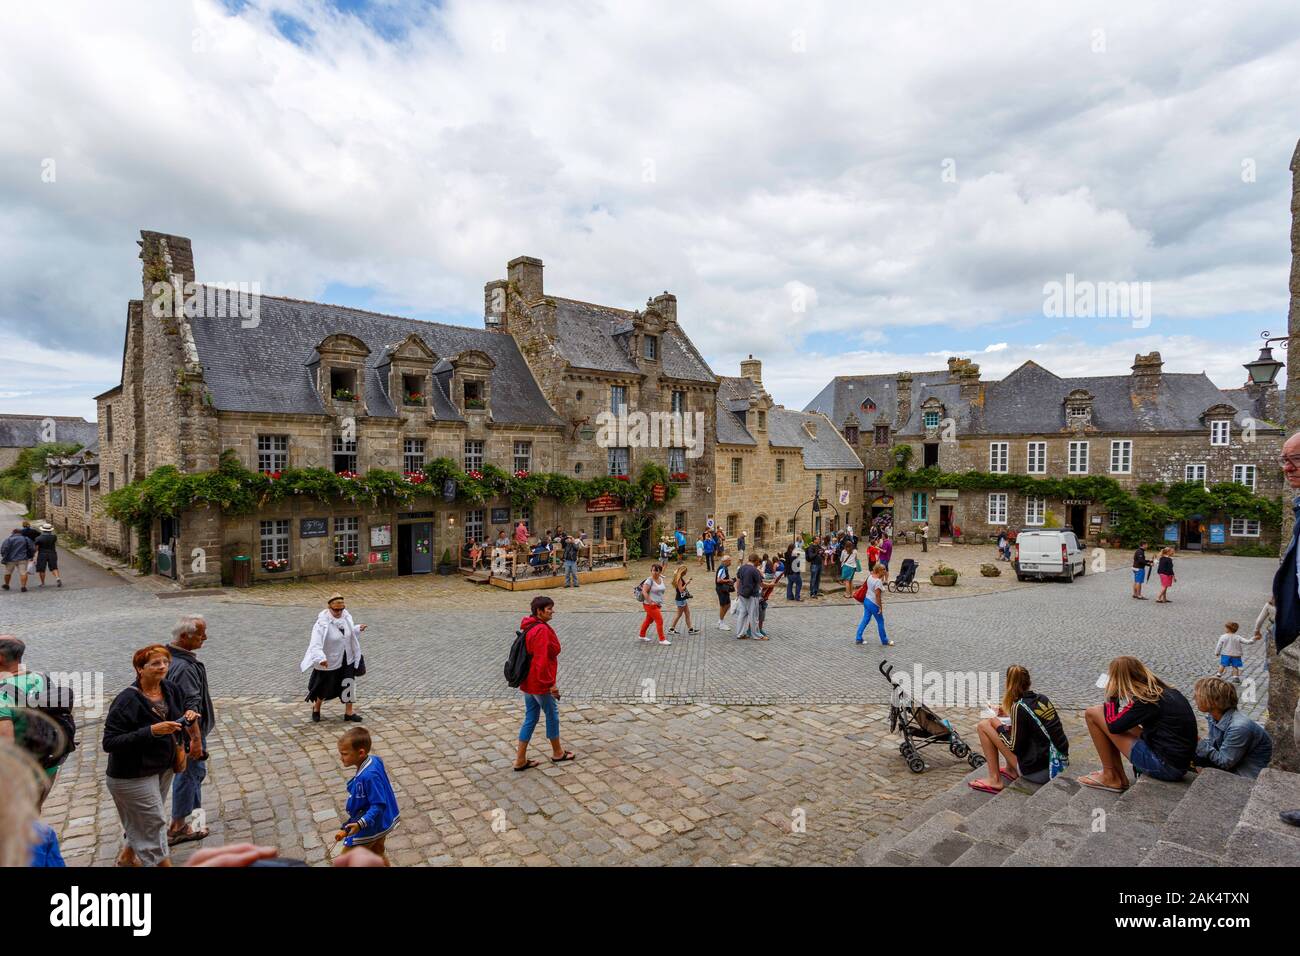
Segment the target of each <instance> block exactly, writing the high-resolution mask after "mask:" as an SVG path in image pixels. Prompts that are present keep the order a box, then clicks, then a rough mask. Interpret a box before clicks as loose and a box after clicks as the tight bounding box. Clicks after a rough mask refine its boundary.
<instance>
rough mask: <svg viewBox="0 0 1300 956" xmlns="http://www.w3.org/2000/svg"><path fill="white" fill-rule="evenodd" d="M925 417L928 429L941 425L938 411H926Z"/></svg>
mask: <svg viewBox="0 0 1300 956" xmlns="http://www.w3.org/2000/svg"><path fill="white" fill-rule="evenodd" d="M924 417H925V427H926V428H927V429H930V428H938V427H939V413H938V412H926V413H925V416H924Z"/></svg>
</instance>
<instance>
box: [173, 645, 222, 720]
mask: <svg viewBox="0 0 1300 956" xmlns="http://www.w3.org/2000/svg"><path fill="white" fill-rule="evenodd" d="M167 649H168V650H169V651H171V652H172V666H171V667H169V668H168V669H167V680H168V681H170V682H171V683H173V684H175V685H176V686H177V687H179V688H180V690H181V705H182V706H183V707H184V709H185V710H192V711H195V712H196V713H199V714H202V715H203V720H202V721H201V722H200V725H199V729H201V730H202V731H203V735H204V736H205V737H206V736H207V735H208V733H210V732H211V730H212V728H213V726H214V725H215V724H216V722H217V712H216V710H215V709H214V708H213V706H212V695H211V694H209V693H208V669H207V668H206V667H204V666H203V662H202V661H201V660H199V659H198V656H197V655H196V654H194V652H193V651H187V650H185V649H184V648H183V647H177V646H176V645H175V644H168V645H167Z"/></svg>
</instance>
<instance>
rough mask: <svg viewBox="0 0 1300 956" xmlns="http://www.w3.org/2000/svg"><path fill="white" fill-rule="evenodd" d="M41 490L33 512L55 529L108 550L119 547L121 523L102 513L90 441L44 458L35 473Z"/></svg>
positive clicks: (100, 489) (94, 449)
mask: <svg viewBox="0 0 1300 956" xmlns="http://www.w3.org/2000/svg"><path fill="white" fill-rule="evenodd" d="M36 477H37V478H38V479H39V480H40V483H41V484H40V487H41V490H42V493H41V501H40V503H38V505H37V508H36V511H37V513H38V514H40V515H41V516H42V517H43V518H44V519H45V520H46V521H49V522H51V523H52V524H54V525H55V527H57V528H58V529H59V530H61V531H66V532H70V533H72V534H73V535H76V536H77V537H78V538H80V539H81V540H83V541H94V542H96V543H99V544H101V545H103V546H105V547H106V548H108V549H109V550H113V551H119V550H121V548H122V539H121V538H120V534H121V530H122V529H121V525H120V524H119V523H118V522H116V521H113V520H112V519H111V518H109V517H108V516H107V515H105V514H104V508H103V505H102V503H101V500H100V498H101V494H102V492H103V491H105V490H107V489H104V488H103V487H101V482H100V474H99V451H98V448H97V444H96V443H94V442H92V444H91V445H90V446H89V447H86V448H83V449H82V450H81V451H79V452H77V453H75V454H73V455H68V456H65V457H58V458H47V459H46V462H45V471H44V472H43V473H41V474H39V475H37V476H36Z"/></svg>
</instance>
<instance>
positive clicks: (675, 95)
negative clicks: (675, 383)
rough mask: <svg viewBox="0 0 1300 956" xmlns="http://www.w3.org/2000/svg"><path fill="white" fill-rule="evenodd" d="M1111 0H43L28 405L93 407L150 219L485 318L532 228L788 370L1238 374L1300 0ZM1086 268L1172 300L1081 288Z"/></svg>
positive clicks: (1252, 342) (5, 292)
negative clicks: (491, 284)
mask: <svg viewBox="0 0 1300 956" xmlns="http://www.w3.org/2000/svg"><path fill="white" fill-rule="evenodd" d="M1070 6H1074V5H1070ZM1086 6H1087V7H1088V8H1089V9H1088V10H1087V11H1076V10H1073V9H1066V8H1065V7H1066V5H1064V4H1042V3H1041V2H1024V3H1021V2H999V3H996V4H993V3H990V4H973V3H969V2H965V0H953V2H937V0H931V2H927V3H925V4H921V5H906V4H894V3H891V4H870V5H868V4H864V3H846V4H843V5H840V4H818V3H772V4H764V3H754V2H746V3H743V4H735V5H730V4H721V3H708V2H705V3H696V4H689V5H688V4H673V5H668V4H664V3H663V2H648V3H638V2H627V0H619V2H608V3H602V2H573V3H565V4H562V3H558V2H556V3H547V4H545V5H539V4H523V3H503V2H495V0H472V2H462V0H449V2H443V3H432V2H427V0H405V2H398V0H159V2H115V3H111V4H108V3H103V2H100V0H87V2H83V3H76V2H66V0H62V2H59V3H58V4H53V5H52V4H17V3H8V4H6V5H5V8H4V12H3V15H2V18H3V19H2V28H0V58H2V59H3V62H4V63H5V68H4V70H3V71H0V353H2V354H3V356H4V362H3V365H0V369H3V371H0V411H2V412H19V411H22V412H40V413H47V414H83V415H86V416H87V417H93V415H94V405H93V402H91V401H90V396H92V395H94V394H96V393H97V392H99V391H102V390H104V389H106V388H108V387H110V386H112V385H114V384H116V383H117V381H118V376H119V369H120V361H121V346H122V337H123V324H124V320H125V314H126V303H127V300H128V299H130V298H132V297H138V296H139V294H140V272H139V262H138V261H137V259H136V254H137V248H136V244H135V241H136V239H137V238H138V235H139V231H140V230H141V229H154V230H159V231H164V232H171V233H177V234H180V235H185V236H189V237H191V238H192V239H193V242H194V254H195V260H196V264H197V269H198V274H199V277H200V279H203V280H209V281H235V282H238V281H243V282H258V283H260V285H261V288H262V290H263V291H264V292H266V293H273V294H280V295H288V296H293V297H298V298H305V299H314V300H323V301H328V302H337V303H343V304H349V305H358V306H362V307H367V308H373V309H377V310H380V311H385V312H393V313H398V314H402V315H411V316H415V317H419V318H427V319H435V320H439V321H446V322H453V323H462V324H478V323H480V322H481V321H482V319H481V313H482V302H483V292H482V290H483V283H484V282H485V281H487V280H489V279H492V278H496V277H500V276H503V275H504V273H505V264H506V262H507V261H508V260H509V259H511V258H512V257H514V256H516V255H533V256H537V257H539V258H541V259H543V260H544V261H545V263H546V287H547V290H548V291H550V292H553V293H555V294H557V295H563V296H568V297H572V298H579V299H586V300H589V301H595V302H600V303H605V304H609V305H617V306H622V307H626V308H635V307H638V306H640V305H641V304H643V303H644V302H645V300H646V298H647V297H648V296H650V295H652V294H657V293H658V292H660V291H662V290H664V289H668V290H670V291H672V292H675V293H676V294H677V296H678V299H679V311H680V315H681V318H682V321H683V323H684V325H685V327H686V329H687V331H688V332H689V334H690V335H691V336H692V337H693V338H694V340H695V341H696V343H697V344H698V345H699V347H700V348H701V350H702V351H703V352H704V354H705V356H706V358H708V360H709V362H710V363H711V364H712V366H713V368H714V371H716V372H719V373H724V374H736V372H737V364H738V362H739V360H740V358H742V357H743V356H744V355H745V354H747V353H750V352H752V353H753V354H755V355H756V356H759V357H761V358H763V360H764V379H765V382H766V384H767V385H768V387H769V390H771V391H772V392H773V394H774V397H775V398H776V400H777V401H781V402H784V403H785V404H787V405H789V406H802V405H803V404H804V403H806V402H807V400H808V399H810V398H811V397H812V396H813V395H814V394H816V392H817V391H818V390H819V389H820V388H821V387H822V386H823V385H824V384H825V383H826V382H827V381H828V380H829V379H830V378H831V377H832V376H833V375H836V374H851V373H863V372H886V371H895V370H898V369H903V368H908V369H912V370H914V371H915V370H920V369H924V368H938V367H942V366H943V365H944V360H945V358H946V356H948V355H970V356H972V357H974V358H975V360H976V361H977V362H979V363H980V365H981V366H982V367H983V369H984V371H985V374H986V376H990V377H993V376H999V375H1002V374H1005V373H1006V372H1007V371H1009V370H1010V369H1012V368H1014V367H1016V366H1017V365H1019V364H1020V363H1021V362H1023V361H1024V360H1026V359H1028V358H1032V359H1034V360H1035V361H1037V362H1039V363H1040V364H1042V365H1045V366H1047V367H1048V368H1050V369H1052V370H1054V371H1056V372H1058V373H1062V374H1070V373H1088V374H1098V373H1120V372H1124V371H1126V370H1127V367H1128V366H1129V365H1130V364H1131V363H1132V360H1133V355H1134V353H1136V352H1139V351H1140V352H1146V351H1149V350H1151V349H1159V350H1160V351H1161V352H1162V353H1163V355H1164V357H1165V367H1166V369H1171V370H1177V371H1201V370H1204V371H1206V372H1208V373H1209V374H1210V375H1211V377H1212V378H1213V379H1214V380H1215V381H1216V382H1218V383H1219V384H1220V385H1222V386H1225V387H1231V386H1236V385H1239V384H1240V383H1241V381H1242V380H1243V379H1244V372H1243V370H1242V369H1241V363H1242V362H1245V361H1249V360H1250V359H1252V358H1254V356H1255V354H1256V349H1257V347H1258V341H1257V336H1258V333H1259V332H1260V331H1261V330H1264V329H1271V330H1273V331H1274V332H1275V333H1276V332H1278V331H1281V330H1283V329H1284V328H1285V325H1286V307H1287V299H1286V294H1287V272H1288V268H1289V255H1290V250H1289V218H1288V217H1289V194H1290V178H1291V176H1290V172H1289V170H1288V165H1289V163H1290V159H1291V155H1292V152H1293V151H1294V149H1295V147H1296V141H1297V138H1300V95H1298V94H1297V91H1298V90H1300V5H1297V4H1295V3H1294V2H1291V0H1275V2H1268V3H1264V2H1249V0H1238V2H1235V3H1233V4H1224V5H1215V6H1214V8H1213V9H1211V10H1209V11H1207V10H1204V9H1197V8H1196V7H1188V6H1187V5H1186V4H1185V3H1183V2H1145V3H1141V4H1135V3H1133V2H1132V0H1122V2H1113V3H1111V2H1100V3H1090V4H1087V5H1086ZM909 7H910V8H911V9H909ZM1067 275H1068V276H1073V281H1074V282H1075V283H1076V284H1078V283H1115V282H1134V283H1145V284H1147V285H1140V286H1137V287H1136V288H1137V289H1138V290H1139V291H1142V290H1145V291H1146V292H1149V296H1150V299H1149V301H1150V312H1149V315H1146V314H1145V313H1144V312H1140V313H1139V314H1130V315H1124V316H1117V317H1107V316H1100V317H1095V316H1092V317H1090V316H1073V315H1064V316H1054V315H1045V311H1050V309H1045V302H1046V300H1047V296H1045V293H1044V289H1045V286H1046V285H1047V284H1048V283H1052V282H1059V283H1064V282H1065V281H1066V277H1067ZM1138 301H1139V302H1140V301H1143V299H1142V298H1141V296H1139V299H1138Z"/></svg>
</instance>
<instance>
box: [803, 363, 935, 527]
mask: <svg viewBox="0 0 1300 956" xmlns="http://www.w3.org/2000/svg"><path fill="white" fill-rule="evenodd" d="M950 378H951V375H950V373H949V372H948V371H946V370H945V371H934V372H916V373H912V372H901V373H898V374H894V373H889V374H880V375H837V376H836V377H835V378H833V379H831V381H830V382H829V383H828V384H827V386H826V387H825V388H823V389H822V390H821V391H820V392H819V393H818V394H817V396H816V397H815V398H814V399H813V400H812V401H811V402H809V403H808V405H807V406H806V407H805V408H804V411H805V412H819V413H821V414H822V415H825V416H826V417H827V418H829V419H830V420H831V421H832V422H834V423H835V425H836V427H837V428H838V429H839V430H840V434H841V435H842V436H843V437H844V441H845V442H847V443H848V445H849V447H850V448H852V449H853V450H854V452H856V453H857V456H858V460H859V461H860V462H861V463H862V480H863V489H864V491H863V497H862V499H861V501H860V502H858V504H859V507H858V508H857V511H856V513H855V519H856V521H857V522H859V523H861V525H862V526H863V527H866V526H867V525H869V524H870V522H871V521H873V520H874V519H875V518H876V517H877V516H879V515H881V514H889V515H890V516H891V518H894V517H895V516H894V505H895V499H894V495H893V494H892V493H891V492H890V490H889V489H888V488H886V487H885V482H884V475H885V472H887V471H889V469H890V468H892V467H894V460H893V457H892V454H891V449H892V448H893V445H894V436H895V434H896V433H897V431H898V429H899V428H901V427H902V426H903V424H904V423H905V422H906V421H907V419H908V417H909V416H910V415H911V408H912V406H911V401H912V389H913V388H918V387H921V386H923V385H940V384H944V383H946V382H948V381H949V380H950ZM906 517H907V516H906V515H903V514H900V515H898V516H897V520H900V521H902V522H903V523H906Z"/></svg>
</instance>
